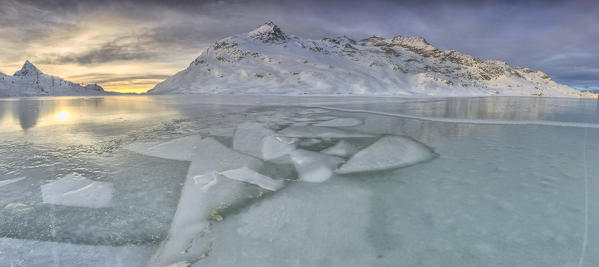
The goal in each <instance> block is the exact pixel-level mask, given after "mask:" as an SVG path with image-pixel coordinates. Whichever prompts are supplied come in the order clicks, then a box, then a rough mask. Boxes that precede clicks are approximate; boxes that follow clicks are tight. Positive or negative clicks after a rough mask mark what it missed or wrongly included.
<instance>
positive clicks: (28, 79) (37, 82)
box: [0, 60, 114, 97]
mask: <svg viewBox="0 0 599 267" xmlns="http://www.w3.org/2000/svg"><path fill="white" fill-rule="evenodd" d="M109 94H114V93H112V92H106V91H104V88H102V87H101V86H99V85H97V84H88V85H85V86H82V85H80V84H76V83H73V82H70V81H67V80H64V79H62V78H60V77H57V76H52V75H48V74H45V73H43V72H42V71H41V70H39V69H38V68H37V67H36V66H35V65H33V63H31V62H30V61H29V60H26V61H25V63H24V64H23V67H22V68H21V69H20V70H18V71H16V72H15V73H14V74H13V75H12V76H9V75H6V74H4V73H1V72H0V97H19V96H85V95H109Z"/></svg>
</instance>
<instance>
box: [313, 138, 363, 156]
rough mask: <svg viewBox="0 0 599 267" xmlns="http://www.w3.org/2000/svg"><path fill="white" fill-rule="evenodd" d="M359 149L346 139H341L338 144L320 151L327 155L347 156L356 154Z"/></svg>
mask: <svg viewBox="0 0 599 267" xmlns="http://www.w3.org/2000/svg"><path fill="white" fill-rule="evenodd" d="M358 150H359V149H358V148H357V147H356V146H354V145H352V144H350V143H348V142H347V141H345V140H341V141H339V142H337V144H335V145H334V146H332V147H329V148H327V149H324V150H322V151H320V152H321V153H324V154H327V155H332V156H338V157H344V158H345V157H349V156H351V155H353V154H355V153H356V152H358Z"/></svg>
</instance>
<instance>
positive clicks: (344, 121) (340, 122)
mask: <svg viewBox="0 0 599 267" xmlns="http://www.w3.org/2000/svg"><path fill="white" fill-rule="evenodd" d="M360 124H362V121H361V120H359V119H356V118H336V119H332V120H328V121H323V122H319V123H316V124H314V126H323V127H350V126H358V125H360Z"/></svg>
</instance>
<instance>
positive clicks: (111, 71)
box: [0, 60, 191, 93]
mask: <svg viewBox="0 0 599 267" xmlns="http://www.w3.org/2000/svg"><path fill="white" fill-rule="evenodd" d="M30 61H31V63H32V64H34V65H35V66H36V67H37V68H38V69H39V70H40V71H42V72H43V73H45V74H48V75H52V76H57V77H60V78H62V79H65V80H67V81H71V82H74V83H79V84H89V83H94V82H96V81H98V80H97V79H98V76H109V77H110V78H109V79H107V80H106V81H104V82H98V85H100V86H102V88H104V90H106V91H114V92H121V93H144V92H146V91H148V90H150V89H152V88H153V87H154V86H155V85H156V84H158V83H159V82H161V81H163V80H165V79H166V78H167V77H168V76H171V75H173V74H175V73H176V72H178V71H180V70H182V69H183V68H185V65H183V66H180V67H177V66H161V65H162V64H155V63H154V64H150V63H137V64H136V63H135V62H122V63H120V64H115V63H111V64H102V65H101V66H95V67H89V66H80V65H77V64H62V65H55V64H37V63H36V62H35V61H34V60H30ZM190 61H191V60H190ZM23 63H24V62H21V63H19V64H17V63H14V64H8V65H4V66H2V67H0V72H2V73H4V74H6V75H12V74H13V73H15V72H16V71H18V70H20V69H21V67H22V66H23ZM165 65H166V64H165ZM150 68H151V69H152V72H153V73H156V77H148V76H144V75H143V74H145V73H146V71H147V70H148V69H150ZM161 75H162V76H164V77H161ZM135 77H140V78H137V79H136V78H135Z"/></svg>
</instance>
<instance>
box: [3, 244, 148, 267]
mask: <svg viewBox="0 0 599 267" xmlns="http://www.w3.org/2000/svg"><path fill="white" fill-rule="evenodd" d="M151 254H152V248H150V247H145V246H121V247H113V246H91V245H79V244H71V243H61V242H48V241H38V240H23V239H13V238H0V265H1V266H115V267H129V266H131V267H134V266H140V267H141V266H146V263H147V262H148V258H149V257H150V255H151Z"/></svg>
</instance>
